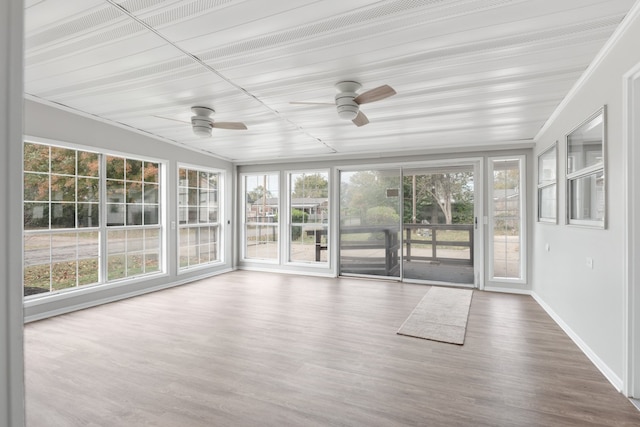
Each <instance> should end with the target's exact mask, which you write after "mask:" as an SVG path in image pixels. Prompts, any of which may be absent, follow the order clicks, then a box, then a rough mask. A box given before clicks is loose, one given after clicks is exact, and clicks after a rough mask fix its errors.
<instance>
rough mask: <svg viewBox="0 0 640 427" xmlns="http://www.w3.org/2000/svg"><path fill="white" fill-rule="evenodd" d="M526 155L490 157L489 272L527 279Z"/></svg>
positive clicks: (496, 277)
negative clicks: (525, 228)
mask: <svg viewBox="0 0 640 427" xmlns="http://www.w3.org/2000/svg"><path fill="white" fill-rule="evenodd" d="M524 176H525V174H524V157H523V156H518V157H512V158H490V159H489V179H490V183H489V192H490V194H489V196H490V206H489V249H490V250H489V257H490V262H489V276H490V277H491V279H492V280H496V281H510V282H524V280H525V277H526V275H525V261H526V254H525V251H526V245H525V242H524V224H525V223H526V222H525V217H524V213H525V209H524V201H525V194H524V189H525V185H524Z"/></svg>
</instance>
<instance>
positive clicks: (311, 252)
mask: <svg viewBox="0 0 640 427" xmlns="http://www.w3.org/2000/svg"><path fill="white" fill-rule="evenodd" d="M290 248H291V249H290V261H294V262H327V260H328V248H329V247H328V245H327V227H323V226H320V227H318V226H316V225H309V226H300V225H292V226H291V246H290Z"/></svg>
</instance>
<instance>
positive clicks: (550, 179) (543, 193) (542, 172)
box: [538, 143, 558, 224]
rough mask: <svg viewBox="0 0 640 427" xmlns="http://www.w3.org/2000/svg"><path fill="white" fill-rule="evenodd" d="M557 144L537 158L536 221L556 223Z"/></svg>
mask: <svg viewBox="0 0 640 427" xmlns="http://www.w3.org/2000/svg"><path fill="white" fill-rule="evenodd" d="M557 150H558V148H557V143H556V144H553V145H552V146H551V147H550V148H548V149H547V150H546V151H544V152H543V153H542V154H540V155H539V156H538V221H540V222H551V223H554V224H555V223H556V222H557V219H556V218H557V216H558V209H557V188H556V187H557V184H556V180H557V169H558V166H557V157H558V155H557Z"/></svg>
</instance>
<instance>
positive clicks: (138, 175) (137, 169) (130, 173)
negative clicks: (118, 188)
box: [126, 159, 142, 182]
mask: <svg viewBox="0 0 640 427" xmlns="http://www.w3.org/2000/svg"><path fill="white" fill-rule="evenodd" d="M126 165H127V174H126V180H127V181H136V182H142V161H141V160H132V159H127V160H126Z"/></svg>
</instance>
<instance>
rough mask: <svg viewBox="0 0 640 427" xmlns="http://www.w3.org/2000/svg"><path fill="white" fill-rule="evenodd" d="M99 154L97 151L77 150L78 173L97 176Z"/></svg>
mask: <svg viewBox="0 0 640 427" xmlns="http://www.w3.org/2000/svg"><path fill="white" fill-rule="evenodd" d="M99 172H100V156H99V155H98V154H97V153H89V152H86V151H78V175H80V176H93V177H97V176H99Z"/></svg>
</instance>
